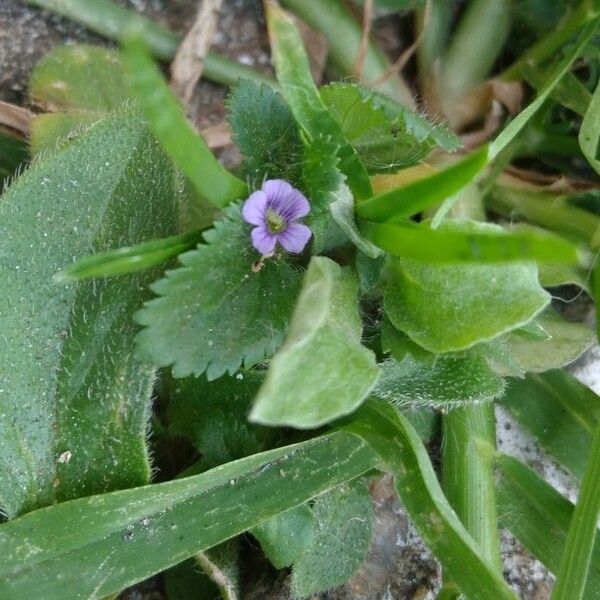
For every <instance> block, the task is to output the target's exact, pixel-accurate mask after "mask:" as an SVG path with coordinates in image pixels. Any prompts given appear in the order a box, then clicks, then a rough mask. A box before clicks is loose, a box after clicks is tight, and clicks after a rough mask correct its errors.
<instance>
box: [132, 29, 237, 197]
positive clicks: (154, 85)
mask: <svg viewBox="0 0 600 600" xmlns="http://www.w3.org/2000/svg"><path fill="white" fill-rule="evenodd" d="M145 48H146V47H145V43H144V40H143V38H141V37H136V36H133V37H130V38H127V39H126V40H125V43H124V49H123V62H124V63H125V66H126V67H127V69H128V71H129V76H130V79H129V80H130V85H131V89H132V92H133V94H134V96H135V97H136V99H137V100H138V102H139V103H140V106H141V108H142V111H143V112H144V115H145V116H146V118H147V119H148V123H149V126H150V129H151V130H152V132H153V133H154V135H155V136H156V137H157V139H158V141H159V142H160V143H161V145H162V146H163V148H164V149H165V151H166V152H167V154H168V155H169V156H170V157H171V158H172V159H173V161H174V162H175V164H176V165H177V166H178V167H179V168H180V169H181V170H182V171H183V173H184V174H185V175H186V177H187V178H188V179H189V180H190V182H191V183H192V184H193V186H194V188H195V189H196V191H197V192H198V193H199V194H200V196H202V197H203V198H205V199H206V200H208V201H209V202H211V203H212V204H214V205H215V206H216V207H218V208H222V207H223V206H225V205H227V204H228V203H229V202H231V201H233V200H239V199H241V198H244V196H245V195H246V193H247V186H246V184H245V183H244V182H243V181H242V180H241V179H238V178H237V177H235V176H234V175H232V174H231V173H230V172H229V171H227V169H225V167H223V165H221V163H220V162H219V161H218V160H217V159H216V158H215V156H214V154H213V153H212V152H211V150H210V148H209V147H208V146H207V144H206V142H205V141H204V139H202V137H201V136H200V135H199V134H197V133H196V132H195V131H194V130H193V128H192V126H191V125H190V123H189V122H188V120H187V119H186V117H185V114H184V112H183V107H182V106H181V104H180V103H179V101H178V100H177V98H176V97H175V96H174V95H173V92H171V90H170V89H169V86H168V85H167V83H166V82H165V80H164V79H163V77H162V75H161V74H160V71H159V70H158V68H157V67H156V65H155V64H154V63H153V61H152V59H151V58H150V56H149V55H148V54H147V53H146V49H145Z"/></svg>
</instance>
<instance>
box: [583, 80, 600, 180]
mask: <svg viewBox="0 0 600 600" xmlns="http://www.w3.org/2000/svg"><path fill="white" fill-rule="evenodd" d="M579 145H580V146H581V150H582V152H583V154H584V156H585V157H586V158H587V160H588V162H589V163H590V165H592V167H593V168H594V170H595V171H596V173H598V174H600V82H599V83H598V85H597V86H596V91H595V92H594V95H593V96H592V101H591V102H590V105H589V107H588V109H587V110H586V111H585V116H584V117H583V121H582V122H581V129H580V130H579Z"/></svg>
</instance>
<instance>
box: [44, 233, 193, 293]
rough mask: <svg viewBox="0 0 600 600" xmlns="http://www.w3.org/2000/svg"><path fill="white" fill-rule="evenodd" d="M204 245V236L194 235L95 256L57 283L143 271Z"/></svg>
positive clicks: (64, 273) (60, 276) (60, 275)
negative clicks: (201, 244)
mask: <svg viewBox="0 0 600 600" xmlns="http://www.w3.org/2000/svg"><path fill="white" fill-rule="evenodd" d="M200 241H202V232H199V231H193V232H191V233H185V234H182V235H174V236H171V237H168V238H163V239H162V240H153V241H151V242H146V243H144V244H138V245H137V246H129V247H126V248H119V249H118V250H112V251H110V252H101V253H99V254H92V255H91V256H85V257H83V258H82V259H80V260H78V261H77V262H76V263H74V264H72V265H69V266H68V267H66V268H65V269H64V270H63V271H59V272H58V273H57V274H56V275H55V276H54V280H55V281H56V282H58V283H62V282H69V281H81V280H83V279H90V278H92V277H111V276H113V275H122V274H124V273H133V272H135V271H142V270H144V269H148V268H149V267H154V266H156V265H160V264H161V263H163V262H165V261H166V260H168V259H169V258H173V257H174V256H177V255H178V254H181V253H182V252H185V251H186V250H190V249H192V248H195V247H196V245H197V244H198V243H199V242H200Z"/></svg>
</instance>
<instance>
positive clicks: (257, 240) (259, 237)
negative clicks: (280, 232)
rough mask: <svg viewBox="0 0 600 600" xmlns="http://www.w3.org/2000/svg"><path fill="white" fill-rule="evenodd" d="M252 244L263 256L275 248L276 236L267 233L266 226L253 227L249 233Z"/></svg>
mask: <svg viewBox="0 0 600 600" xmlns="http://www.w3.org/2000/svg"><path fill="white" fill-rule="evenodd" d="M250 235H251V236H252V245H253V246H254V247H255V248H256V249H257V250H258V251H259V252H260V253H261V254H262V255H263V256H264V255H265V254H270V253H271V252H273V250H274V249H275V244H276V243H277V236H276V235H273V234H272V233H269V231H267V228H266V227H255V228H254V229H253V230H252V232H251V233H250Z"/></svg>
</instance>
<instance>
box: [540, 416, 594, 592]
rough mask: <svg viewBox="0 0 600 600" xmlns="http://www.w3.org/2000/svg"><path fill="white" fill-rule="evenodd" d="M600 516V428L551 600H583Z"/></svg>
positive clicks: (572, 518) (584, 477)
mask: <svg viewBox="0 0 600 600" xmlns="http://www.w3.org/2000/svg"><path fill="white" fill-rule="evenodd" d="M599 516H600V425H599V426H598V427H596V432H595V433H594V439H593V441H592V448H591V450H590V455H589V458H588V463H587V466H586V470H585V474H584V476H583V481H582V483H581V489H580V492H579V500H578V501H577V504H576V506H575V510H574V512H573V516H572V517H571V523H570V525H569V532H568V534H567V541H566V543H565V547H564V549H563V553H562V556H561V561H560V568H559V570H558V575H557V577H556V585H555V586H554V590H553V592H552V597H551V600H581V599H582V598H583V592H584V588H585V583H586V578H587V574H588V569H589V566H590V559H591V555H592V548H593V545H594V538H595V537H596V527H597V523H598V517H599Z"/></svg>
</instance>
